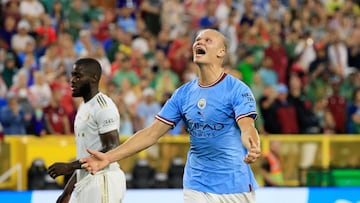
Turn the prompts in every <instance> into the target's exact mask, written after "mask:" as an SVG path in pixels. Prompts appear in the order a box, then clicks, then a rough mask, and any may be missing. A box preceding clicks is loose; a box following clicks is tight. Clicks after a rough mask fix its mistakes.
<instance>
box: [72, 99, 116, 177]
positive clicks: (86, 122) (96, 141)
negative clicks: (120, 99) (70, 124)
mask: <svg viewBox="0 0 360 203" xmlns="http://www.w3.org/2000/svg"><path fill="white" fill-rule="evenodd" d="M119 128H120V115H119V112H118V110H117V107H116V105H115V103H114V102H113V101H112V100H111V99H110V98H109V97H108V96H106V95H105V94H103V93H101V92H100V93H98V94H96V95H95V96H94V97H93V98H92V99H91V100H89V101H88V102H86V103H84V102H82V103H81V104H80V106H79V109H78V112H77V114H76V117H75V123H74V134H75V140H76V159H81V158H84V157H88V156H90V154H89V153H87V151H86V149H92V150H97V151H99V150H101V149H102V144H101V140H100V136H99V134H103V133H106V132H109V131H113V130H119ZM77 171H78V173H77V181H80V180H81V179H82V178H84V177H85V176H86V175H88V172H87V171H86V170H77Z"/></svg>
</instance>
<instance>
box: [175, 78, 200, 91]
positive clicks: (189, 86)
mask: <svg viewBox="0 0 360 203" xmlns="http://www.w3.org/2000/svg"><path fill="white" fill-rule="evenodd" d="M197 84H198V79H197V78H196V79H193V80H191V81H188V82H186V83H184V84H182V85H181V86H180V87H178V88H177V89H176V90H175V92H174V93H177V94H184V93H186V92H189V91H190V90H191V89H192V88H194V87H197V86H198V85H197Z"/></svg>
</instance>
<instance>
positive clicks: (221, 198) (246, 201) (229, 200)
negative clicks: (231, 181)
mask: <svg viewBox="0 0 360 203" xmlns="http://www.w3.org/2000/svg"><path fill="white" fill-rule="evenodd" d="M240 202H241V203H256V198H255V191H251V192H243V193H236V194H221V195H219V194H212V193H208V192H199V191H195V190H188V189H184V203H240Z"/></svg>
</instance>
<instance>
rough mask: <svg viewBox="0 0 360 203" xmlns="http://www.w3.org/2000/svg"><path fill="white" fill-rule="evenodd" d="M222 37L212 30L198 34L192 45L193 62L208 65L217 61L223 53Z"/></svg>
mask: <svg viewBox="0 0 360 203" xmlns="http://www.w3.org/2000/svg"><path fill="white" fill-rule="evenodd" d="M224 50H225V48H224V42H223V38H222V36H221V35H220V34H219V33H217V32H216V31H213V30H205V31H202V32H200V33H199V35H198V36H197V37H196V38H195V42H194V44H193V60H194V62H195V63H197V64H206V63H208V64H210V63H214V62H215V61H216V60H219V57H222V54H223V53H222V51H224Z"/></svg>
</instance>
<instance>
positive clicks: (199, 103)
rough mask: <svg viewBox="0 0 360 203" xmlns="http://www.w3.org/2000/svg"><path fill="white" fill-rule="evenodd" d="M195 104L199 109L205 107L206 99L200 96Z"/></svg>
mask: <svg viewBox="0 0 360 203" xmlns="http://www.w3.org/2000/svg"><path fill="white" fill-rule="evenodd" d="M197 106H198V108H199V109H205V107H206V100H205V99H204V98H201V99H200V100H199V101H198V103H197Z"/></svg>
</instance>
